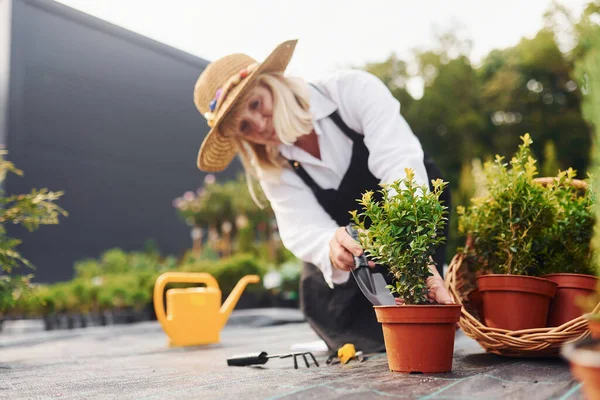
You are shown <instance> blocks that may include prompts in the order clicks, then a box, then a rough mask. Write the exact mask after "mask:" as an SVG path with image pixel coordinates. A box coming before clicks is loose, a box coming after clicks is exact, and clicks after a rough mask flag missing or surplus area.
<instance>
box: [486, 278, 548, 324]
mask: <svg viewBox="0 0 600 400" xmlns="http://www.w3.org/2000/svg"><path fill="white" fill-rule="evenodd" d="M477 285H478V286H479V291H480V292H481V297H482V299H483V314H484V319H485V324H486V326H488V327H491V328H500V329H506V330H509V331H518V330H521V329H533V328H543V327H545V326H546V320H547V318H548V308H549V306H550V300H551V299H552V297H554V293H555V292H556V287H557V286H558V285H557V284H556V283H554V282H551V281H549V280H547V279H542V278H535V277H532V276H520V275H497V274H489V275H481V276H479V277H478V278H477Z"/></svg>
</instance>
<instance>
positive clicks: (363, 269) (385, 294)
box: [346, 224, 396, 306]
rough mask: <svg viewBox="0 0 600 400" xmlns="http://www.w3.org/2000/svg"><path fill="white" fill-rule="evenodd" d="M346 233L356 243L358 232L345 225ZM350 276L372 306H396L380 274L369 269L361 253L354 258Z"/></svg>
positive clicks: (365, 258) (352, 227)
mask: <svg viewBox="0 0 600 400" xmlns="http://www.w3.org/2000/svg"><path fill="white" fill-rule="evenodd" d="M346 232H348V234H349V235H350V237H352V239H354V240H356V241H358V231H357V230H356V229H355V228H354V226H352V225H351V224H350V225H347V226H346ZM352 276H353V277H354V279H355V280H356V283H357V285H358V287H359V288H360V291H361V292H362V293H363V294H364V295H365V297H366V298H367V299H368V300H369V301H370V302H371V303H372V304H373V305H374V306H393V305H395V304H396V300H395V299H394V296H392V294H391V293H390V290H389V289H388V288H387V287H386V286H387V282H386V281H385V278H384V277H383V274H382V273H381V272H378V271H377V270H374V269H373V268H370V267H369V263H368V261H367V257H366V256H365V254H364V253H363V254H362V255H360V256H358V257H356V256H354V269H353V270H352Z"/></svg>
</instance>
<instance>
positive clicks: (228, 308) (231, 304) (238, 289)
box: [219, 275, 260, 326]
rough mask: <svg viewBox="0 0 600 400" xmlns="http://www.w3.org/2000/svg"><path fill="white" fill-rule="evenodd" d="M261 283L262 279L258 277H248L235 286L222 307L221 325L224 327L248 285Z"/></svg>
mask: <svg viewBox="0 0 600 400" xmlns="http://www.w3.org/2000/svg"><path fill="white" fill-rule="evenodd" d="M258 282H260V277H259V276H258V275H246V276H244V277H243V278H242V279H240V281H239V282H238V283H237V285H235V287H234V288H233V290H232V291H231V294H230V295H229V297H227V300H225V303H223V305H222V306H221V310H220V312H219V313H220V314H221V319H222V322H221V325H222V326H224V325H225V324H226V323H227V320H228V319H229V316H230V315H231V312H232V311H233V309H234V308H235V305H236V304H237V302H238V300H239V299H240V296H241V295H242V293H243V292H244V289H245V288H246V285H248V284H249V283H258Z"/></svg>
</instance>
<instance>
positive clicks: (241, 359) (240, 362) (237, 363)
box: [227, 351, 269, 367]
mask: <svg viewBox="0 0 600 400" xmlns="http://www.w3.org/2000/svg"><path fill="white" fill-rule="evenodd" d="M267 361H269V357H268V356H267V353H265V352H264V351H263V352H260V353H250V354H243V355H239V356H233V357H231V358H228V359H227V365H229V366H230V367H245V366H248V365H262V364H265V363H266V362H267Z"/></svg>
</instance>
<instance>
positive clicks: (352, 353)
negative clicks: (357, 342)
mask: <svg viewBox="0 0 600 400" xmlns="http://www.w3.org/2000/svg"><path fill="white" fill-rule="evenodd" d="M352 359H356V361H358V362H363V361H364V360H365V357H364V356H363V353H362V351H356V348H355V347H354V345H353V344H352V343H346V344H345V345H343V346H342V347H340V348H339V349H338V351H337V353H333V354H332V355H330V356H329V358H328V359H327V362H326V364H327V365H331V364H335V363H336V362H335V361H336V360H338V361H339V362H340V364H348V362H349V361H350V360H352Z"/></svg>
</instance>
